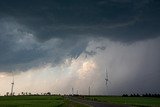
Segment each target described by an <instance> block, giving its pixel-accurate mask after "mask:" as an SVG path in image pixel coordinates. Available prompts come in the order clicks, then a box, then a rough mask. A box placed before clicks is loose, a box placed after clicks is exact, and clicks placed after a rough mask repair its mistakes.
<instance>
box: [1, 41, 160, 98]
mask: <svg viewBox="0 0 160 107" xmlns="http://www.w3.org/2000/svg"><path fill="white" fill-rule="evenodd" d="M159 45H160V38H156V39H151V40H144V41H139V42H135V43H133V44H126V43H121V42H113V41H110V40H108V39H101V40H98V41H95V40H93V41H90V42H89V44H88V45H87V48H86V51H88V52H90V51H94V52H95V53H96V54H95V55H90V54H88V53H86V52H83V53H82V54H81V55H80V56H79V57H78V58H77V59H72V58H66V60H64V61H63V63H61V64H59V65H58V66H53V65H52V64H51V63H50V64H49V63H48V64H46V65H43V66H41V67H37V68H31V69H29V70H27V72H22V73H20V74H18V75H16V76H15V81H16V83H15V92H16V93H17V94H18V93H20V92H22V91H23V92H32V93H44V92H47V91H51V92H52V93H56V94H58V93H61V94H71V93H72V91H71V89H72V87H73V88H74V92H75V93H76V92H77V90H78V92H79V94H88V87H89V86H90V87H91V94H101V95H104V94H112V95H113V94H114V95H115V94H116V95H117V94H123V93H128V94H131V93H141V94H142V93H159V92H160V87H159V85H157V84H158V83H159V76H160V68H159V64H160V59H159V58H160V56H159V55H160V51H159V50H160V47H159ZM99 47H105V50H103V49H104V48H103V49H99ZM106 69H107V71H108V76H109V81H110V83H108V87H107V88H106V84H105V75H106V72H105V70H106ZM17 72H19V71H17ZM5 75H6V74H3V73H1V84H7V83H8V82H9V80H10V77H8V76H7V75H6V76H5ZM21 81H23V82H24V81H25V84H23V83H22V82H21ZM80 84H81V85H80ZM3 88H4V89H3ZM3 88H2V90H3V92H4V93H5V91H6V89H8V90H9V89H10V84H8V85H5V86H4V87H3Z"/></svg>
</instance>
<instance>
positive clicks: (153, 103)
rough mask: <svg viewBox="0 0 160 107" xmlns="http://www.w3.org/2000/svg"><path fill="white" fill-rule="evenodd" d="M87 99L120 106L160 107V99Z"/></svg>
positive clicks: (102, 97)
mask: <svg viewBox="0 0 160 107" xmlns="http://www.w3.org/2000/svg"><path fill="white" fill-rule="evenodd" d="M86 98H87V99H89V100H95V101H100V102H107V103H112V104H118V105H120V104H126V105H131V106H148V107H160V98H154V97H120V96H119V97H118V96H87V97H86Z"/></svg>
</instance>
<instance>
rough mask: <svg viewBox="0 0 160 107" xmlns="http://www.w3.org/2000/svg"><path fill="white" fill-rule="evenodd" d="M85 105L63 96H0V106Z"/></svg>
mask: <svg viewBox="0 0 160 107" xmlns="http://www.w3.org/2000/svg"><path fill="white" fill-rule="evenodd" d="M70 106H72V107H85V106H84V105H82V104H79V103H75V102H71V101H69V100H67V99H66V98H64V97H63V96H1V97H0V107H70Z"/></svg>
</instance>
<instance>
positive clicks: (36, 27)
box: [0, 0, 160, 70]
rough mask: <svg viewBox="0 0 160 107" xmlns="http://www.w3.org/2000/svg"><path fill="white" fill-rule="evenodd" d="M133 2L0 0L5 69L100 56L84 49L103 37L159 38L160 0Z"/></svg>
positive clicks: (124, 39)
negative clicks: (89, 43) (82, 54)
mask: <svg viewBox="0 0 160 107" xmlns="http://www.w3.org/2000/svg"><path fill="white" fill-rule="evenodd" d="M129 1H130V2H128V1H126V0H123V2H122V1H121V2H119V1H117V0H107V1H106V3H104V0H101V1H100V0H85V1H81V0H76V1H73V0H69V1H67V2H66V1H65V0H61V1H58V0H54V1H53V0H47V1H44V0H34V1H32V0H27V1H22V0H15V1H14V2H13V1H10V0H5V1H1V3H0V16H1V17H0V21H1V24H0V53H1V54H0V59H1V60H0V67H1V70H7V69H16V68H19V69H20V68H22V69H26V68H30V67H33V66H38V65H40V64H41V63H43V62H46V63H53V64H59V63H60V62H61V61H63V60H64V59H65V58H67V57H71V58H78V56H79V55H80V54H81V53H83V52H86V53H88V54H90V55H95V54H96V51H85V49H86V47H87V46H88V42H89V41H91V40H95V39H99V38H108V39H110V40H114V41H115V40H116V41H120V42H135V41H139V40H144V39H150V38H155V37H158V36H159V33H160V32H159V31H160V25H159V19H160V15H159V14H158V13H159V9H160V8H159V7H160V6H159V5H160V2H159V1H158V0H150V1H149V0H147V2H145V0H142V1H138V0H136V1H134V0H129ZM100 2H101V3H100ZM97 49H101V50H105V49H104V48H102V47H101V48H97Z"/></svg>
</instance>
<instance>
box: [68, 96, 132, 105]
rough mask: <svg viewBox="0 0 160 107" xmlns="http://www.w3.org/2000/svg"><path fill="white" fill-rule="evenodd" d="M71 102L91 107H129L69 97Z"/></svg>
mask: <svg viewBox="0 0 160 107" xmlns="http://www.w3.org/2000/svg"><path fill="white" fill-rule="evenodd" d="M68 98H69V99H70V100H71V101H73V102H78V103H81V104H85V105H88V106H90V107H129V106H126V105H115V104H107V103H104V102H97V101H89V100H84V99H79V98H75V97H68Z"/></svg>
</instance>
